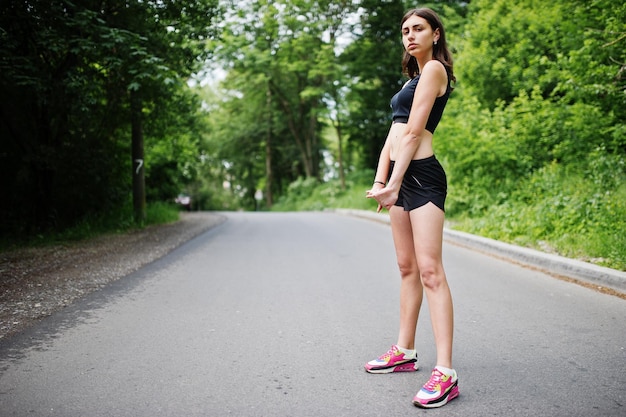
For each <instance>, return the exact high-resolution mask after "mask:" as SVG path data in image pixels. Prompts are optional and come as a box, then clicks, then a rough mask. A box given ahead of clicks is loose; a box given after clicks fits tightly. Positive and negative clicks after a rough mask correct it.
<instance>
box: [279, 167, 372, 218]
mask: <svg viewBox="0 0 626 417" xmlns="http://www.w3.org/2000/svg"><path fill="white" fill-rule="evenodd" d="M373 177H374V171H373V170H362V171H355V172H351V173H350V174H348V175H347V176H346V189H345V190H342V189H341V184H340V182H339V180H337V179H335V180H331V181H328V182H324V183H320V182H318V181H315V180H313V179H310V178H309V179H304V178H299V179H298V180H297V181H294V182H293V183H292V184H290V185H289V190H288V192H287V193H286V194H284V195H283V196H281V198H280V199H279V200H278V202H277V203H276V204H275V205H274V206H273V207H272V210H273V211H309V210H327V209H335V208H352V209H361V210H372V209H374V210H375V209H376V203H375V201H373V200H369V199H367V198H365V192H366V191H367V190H368V189H369V188H370V187H371V185H372V178H373Z"/></svg>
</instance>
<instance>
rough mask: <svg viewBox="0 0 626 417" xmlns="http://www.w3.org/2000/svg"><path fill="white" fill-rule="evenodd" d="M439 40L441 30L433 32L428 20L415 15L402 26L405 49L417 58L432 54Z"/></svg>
mask: <svg viewBox="0 0 626 417" xmlns="http://www.w3.org/2000/svg"><path fill="white" fill-rule="evenodd" d="M438 39H439V30H435V31H433V29H432V27H431V26H430V24H429V23H428V21H427V20H426V19H424V18H423V17H419V16H416V15H413V16H411V17H409V18H408V19H407V20H406V21H405V22H404V23H403V24H402V43H403V44H404V49H406V51H407V52H408V53H409V54H410V55H411V56H414V57H415V58H418V57H420V56H424V55H425V54H428V53H432V50H433V43H434V42H435V41H436V40H438Z"/></svg>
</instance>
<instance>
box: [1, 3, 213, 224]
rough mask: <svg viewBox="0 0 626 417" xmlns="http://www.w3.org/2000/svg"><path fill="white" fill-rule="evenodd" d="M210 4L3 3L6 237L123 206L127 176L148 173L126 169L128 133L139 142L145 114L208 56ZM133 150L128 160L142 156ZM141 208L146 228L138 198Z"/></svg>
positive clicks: (134, 168)
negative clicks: (15, 229)
mask: <svg viewBox="0 0 626 417" xmlns="http://www.w3.org/2000/svg"><path fill="white" fill-rule="evenodd" d="M183 3H184V4H183ZM216 7H217V1H216V0H196V1H193V2H178V1H148V2H145V1H134V0H133V1H131V0H128V1H125V2H112V3H110V2H102V1H96V0H91V1H85V2H82V3H81V5H80V6H77V5H75V4H74V3H72V2H70V1H61V2H48V1H41V0H33V1H29V2H23V1H17V0H9V1H8V4H7V5H6V7H4V6H3V8H2V9H1V10H0V27H1V28H2V31H0V37H1V42H0V56H1V57H2V59H1V60H0V74H1V75H0V91H1V93H2V96H3V98H5V99H4V100H3V102H2V103H1V104H0V106H1V107H0V117H1V121H2V122H1V123H0V129H1V132H0V133H1V134H2V137H3V138H4V140H3V144H2V147H3V152H2V153H1V154H0V155H1V157H2V164H0V165H2V168H0V169H1V170H2V172H1V174H2V189H3V193H4V194H5V195H7V196H9V197H8V201H7V202H6V203H5V204H3V205H2V207H1V208H0V215H2V217H3V218H6V219H8V222H7V225H6V227H4V228H3V230H8V229H11V228H13V227H12V226H8V225H9V224H13V225H19V226H18V229H19V230H20V231H22V232H38V231H41V230H45V229H46V228H50V227H65V226H68V225H70V224H72V223H75V222H76V221H77V219H80V218H82V217H84V216H86V215H97V214H98V213H103V212H108V211H111V210H113V209H119V207H120V206H121V205H123V204H124V201H125V200H126V198H127V195H128V187H127V186H126V185H125V184H126V182H127V181H126V178H127V176H128V173H131V172H132V173H133V175H135V174H134V173H135V172H139V173H140V174H143V169H145V166H146V164H145V163H142V164H141V166H139V164H136V165H134V166H132V167H131V166H130V165H131V161H130V158H129V157H128V155H129V153H130V146H129V143H128V140H127V138H128V137H129V136H131V134H130V132H131V130H132V131H133V132H134V134H133V137H134V138H135V139H139V138H141V136H143V135H142V133H143V126H142V125H141V124H140V123H141V122H142V121H144V118H145V116H146V108H147V107H149V106H150V105H151V104H152V103H157V102H159V103H160V104H162V105H168V104H167V103H168V102H167V101H166V100H162V99H163V98H165V97H169V96H171V95H172V92H173V91H176V90H179V89H181V88H185V87H184V86H183V82H184V80H185V78H186V77H188V76H189V75H190V74H191V73H192V72H193V71H194V69H195V68H197V67H198V65H199V64H200V63H201V62H202V60H203V59H204V58H205V57H206V56H207V55H208V54H209V53H210V51H209V50H206V49H205V48H204V44H205V43H206V41H207V39H208V37H210V36H211V33H212V32H211V30H212V27H211V22H212V19H213V17H214V16H215V15H216V13H217V8H216ZM131 95H132V96H133V98H132V99H131ZM131 114H132V115H133V117H131ZM131 125H132V126H134V128H133V129H131ZM139 143H140V142H138V141H137V140H135V144H136V145H137V144H139ZM137 150H138V152H139V154H138V155H135V156H134V157H133V159H144V158H143V156H142V155H141V146H137ZM138 168H139V170H138ZM136 208H137V209H138V210H137V211H138V213H137V218H138V219H140V220H141V219H142V218H143V216H144V213H143V196H141V195H140V196H139V197H138V198H136Z"/></svg>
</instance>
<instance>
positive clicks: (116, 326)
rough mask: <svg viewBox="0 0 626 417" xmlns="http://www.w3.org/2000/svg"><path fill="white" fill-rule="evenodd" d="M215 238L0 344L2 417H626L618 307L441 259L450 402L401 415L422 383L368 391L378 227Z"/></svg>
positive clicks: (267, 222)
mask: <svg viewBox="0 0 626 417" xmlns="http://www.w3.org/2000/svg"><path fill="white" fill-rule="evenodd" d="M225 215H226V216H227V217H228V220H227V221H226V222H225V223H223V224H222V225H220V226H218V227H216V228H214V229H211V230H210V231H208V232H206V233H204V234H202V235H200V236H198V237H197V238H195V239H193V240H191V241H189V242H187V243H186V244H184V245H183V246H181V247H179V248H178V249H176V250H175V251H173V252H171V253H170V254H169V255H167V256H165V257H164V258H161V259H160V260H158V261H156V262H154V263H152V264H149V265H148V266H146V267H144V268H142V269H141V270H139V271H137V272H136V273H133V274H131V275H129V276H127V277H126V278H123V279H121V280H120V281H117V282H116V283H114V284H112V285H110V286H109V287H107V288H105V289H103V290H101V291H98V292H96V293H94V294H92V295H90V296H88V297H87V298H85V299H83V300H82V301H80V302H78V303H76V304H74V305H72V306H71V307H68V308H67V309H65V310H63V311H61V312H60V313H58V314H55V315H53V316H51V317H49V318H48V319H46V320H44V321H42V322H41V323H39V324H37V325H36V326H34V327H33V328H31V329H29V330H27V331H26V332H24V333H22V334H20V335H18V336H15V337H13V338H10V339H9V340H4V341H0V416H2V417H4V416H64V417H73V416H90V417H96V416H134V417H138V416H151V417H154V416H220V417H221V416H242V417H247V416H315V417H322V416H395V417H398V416H415V415H424V414H428V415H429V417H430V416H444V415H445V416H464V417H473V416H481V417H484V416H507V417H513V416H552V417H554V416H563V417H572V416H581V417H587V416H603V417H607V416H608V417H610V416H615V417H617V416H620V417H623V416H625V415H626V301H624V300H622V299H620V298H617V297H613V296H609V295H604V294H600V293H596V292H594V291H592V290H590V289H586V288H583V287H580V286H577V285H575V284H571V283H567V282H564V281H561V280H557V279H554V278H552V277H550V276H548V275H545V274H543V273H541V272H538V271H534V270H532V269H528V268H523V267H521V266H519V265H514V264H511V263H507V262H505V261H502V260H499V259H496V258H493V257H490V256H487V255H485V254H481V253H478V252H474V251H472V250H469V249H466V248H461V247H457V246H453V245H450V244H445V245H444V264H445V267H446V272H447V275H448V279H449V282H450V286H451V288H452V292H453V297H454V301H455V315H456V330H455V357H454V360H455V362H454V366H455V368H456V369H457V371H458V374H459V387H460V392H461V395H460V397H459V398H458V399H455V400H454V401H452V402H451V403H450V404H448V405H446V406H445V407H443V408H441V409H435V410H421V409H418V408H415V407H414V406H413V405H412V404H411V399H412V397H413V395H414V394H415V392H416V391H417V389H419V387H420V386H421V384H423V383H424V382H425V381H426V379H428V376H429V373H430V370H431V368H432V367H433V366H434V365H435V363H434V360H435V357H434V345H433V339H432V333H431V328H430V322H429V317H428V309H427V305H424V306H423V309H422V315H421V317H420V324H419V326H418V340H417V349H418V352H419V356H420V370H419V371H418V372H417V373H410V374H389V375H370V374H367V373H366V372H364V370H363V364H364V363H365V362H366V361H368V360H370V359H372V358H374V357H375V356H378V355H379V354H381V353H383V352H385V351H386V350H387V349H388V348H389V346H390V345H391V344H392V343H395V337H396V334H397V316H398V314H397V313H398V290H399V278H398V273H397V267H396V264H395V259H394V250H393V242H392V240H391V235H390V230H389V226H387V225H384V224H381V223H376V222H372V221H368V220H364V219H357V218H352V217H348V216H341V215H338V214H333V213H320V212H312V213H226V214H225Z"/></svg>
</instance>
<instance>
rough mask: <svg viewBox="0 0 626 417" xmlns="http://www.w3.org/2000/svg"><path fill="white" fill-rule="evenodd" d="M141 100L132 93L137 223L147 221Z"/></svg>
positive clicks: (134, 193)
mask: <svg viewBox="0 0 626 417" xmlns="http://www.w3.org/2000/svg"><path fill="white" fill-rule="evenodd" d="M141 106H142V102H141V98H140V97H139V94H138V93H137V92H136V91H131V92H130V118H131V135H132V151H131V153H132V159H133V164H132V166H133V211H134V215H135V222H136V223H138V224H143V222H144V221H145V220H146V183H145V175H144V172H145V170H144V155H143V126H142V120H141Z"/></svg>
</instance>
